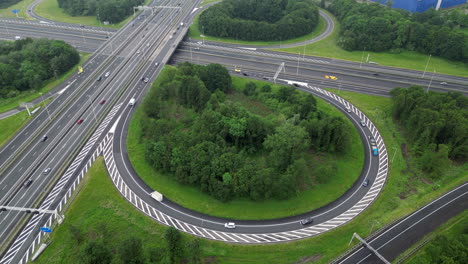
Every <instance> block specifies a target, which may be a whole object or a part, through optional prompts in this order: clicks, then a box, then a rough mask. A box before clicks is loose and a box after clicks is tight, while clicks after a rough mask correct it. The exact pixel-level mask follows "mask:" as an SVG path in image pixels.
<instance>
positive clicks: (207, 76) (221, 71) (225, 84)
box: [200, 63, 232, 93]
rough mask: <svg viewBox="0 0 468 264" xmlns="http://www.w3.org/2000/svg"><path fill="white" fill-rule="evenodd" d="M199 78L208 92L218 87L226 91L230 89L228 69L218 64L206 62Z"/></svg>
mask: <svg viewBox="0 0 468 264" xmlns="http://www.w3.org/2000/svg"><path fill="white" fill-rule="evenodd" d="M200 79H201V80H202V81H203V83H204V84H205V86H206V88H207V89H208V90H209V91H210V92H214V91H216V90H217V89H219V90H220V91H223V92H225V93H226V92H229V91H230V90H231V82H232V81H231V75H230V74H229V71H228V70H227V69H226V68H225V67H224V66H222V65H220V64H213V63H212V64H208V65H207V66H206V67H204V68H203V70H202V73H201V76H200Z"/></svg>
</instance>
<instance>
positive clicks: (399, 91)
mask: <svg viewBox="0 0 468 264" xmlns="http://www.w3.org/2000/svg"><path fill="white" fill-rule="evenodd" d="M390 94H391V95H392V100H393V117H394V118H395V119H396V120H397V121H398V122H399V123H400V124H401V125H402V126H403V127H404V129H405V135H406V138H407V139H408V140H409V142H410V143H411V144H412V148H413V149H412V151H413V153H415V155H416V157H418V158H419V162H420V166H421V169H422V170H423V171H424V172H426V173H428V175H429V176H430V177H431V178H433V179H437V178H440V177H441V175H443V172H444V170H446V169H447V167H448V165H449V164H450V161H451V160H452V161H458V162H466V161H467V158H468V133H467V131H468V97H466V96H463V94H461V93H451V92H449V93H439V92H425V91H424V89H423V88H422V87H420V86H412V87H410V88H395V89H393V90H392V91H391V93H390Z"/></svg>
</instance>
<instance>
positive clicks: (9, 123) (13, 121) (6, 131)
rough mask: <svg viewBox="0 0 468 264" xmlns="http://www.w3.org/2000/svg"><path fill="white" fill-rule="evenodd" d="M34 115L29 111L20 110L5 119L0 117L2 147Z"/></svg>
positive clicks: (0, 144) (0, 142) (0, 141)
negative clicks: (29, 113) (30, 114)
mask: <svg viewBox="0 0 468 264" xmlns="http://www.w3.org/2000/svg"><path fill="white" fill-rule="evenodd" d="M31 118H32V117H31V116H29V115H28V112H26V111H23V112H19V113H17V114H16V115H12V116H10V117H7V118H5V119H0V135H2V136H1V137H0V147H1V146H3V144H5V143H6V142H7V141H8V140H9V139H10V138H11V137H12V136H13V135H14V134H16V132H17V131H18V130H19V129H20V128H22V127H23V126H24V125H25V124H26V123H27V122H28V121H29V120H30V119H31Z"/></svg>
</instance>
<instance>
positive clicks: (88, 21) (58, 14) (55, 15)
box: [35, 0, 149, 28]
mask: <svg viewBox="0 0 468 264" xmlns="http://www.w3.org/2000/svg"><path fill="white" fill-rule="evenodd" d="M74 2H77V1H74ZM101 2H104V3H113V2H112V1H111V2H109V1H101ZM145 2H149V0H145ZM114 4H115V3H114ZM35 11H36V13H37V14H38V15H39V16H42V17H44V18H47V19H51V20H54V21H60V22H66V23H72V24H81V25H87V26H96V27H110V28H120V27H122V26H123V25H125V24H126V23H127V22H129V21H130V20H131V19H133V9H132V12H131V14H129V15H126V16H125V17H124V20H120V21H119V22H117V23H111V24H109V25H104V23H103V21H105V20H103V19H102V17H101V13H99V18H101V20H98V18H97V13H96V14H95V15H76V16H72V15H70V14H68V13H66V12H65V11H64V9H62V8H60V7H59V4H58V2H57V0H43V1H42V2H40V3H39V4H38V5H37V6H36V9H35Z"/></svg>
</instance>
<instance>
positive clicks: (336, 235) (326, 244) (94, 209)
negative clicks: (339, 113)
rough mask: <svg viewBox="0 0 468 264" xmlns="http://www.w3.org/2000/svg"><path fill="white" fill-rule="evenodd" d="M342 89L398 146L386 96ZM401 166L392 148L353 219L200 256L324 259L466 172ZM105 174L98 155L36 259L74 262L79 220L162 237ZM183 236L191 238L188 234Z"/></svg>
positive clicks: (225, 261)
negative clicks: (437, 178) (413, 170)
mask: <svg viewBox="0 0 468 264" xmlns="http://www.w3.org/2000/svg"><path fill="white" fill-rule="evenodd" d="M341 95H342V96H343V97H346V98H347V99H348V100H350V101H351V102H352V103H353V104H355V105H356V106H357V107H359V108H360V109H361V110H363V111H364V112H365V113H366V114H368V116H369V117H370V118H371V119H372V120H373V121H374V122H375V124H376V125H377V127H378V128H379V130H380V132H381V133H382V135H383V136H384V139H385V143H386V144H387V147H388V148H389V150H390V151H389V153H390V154H391V155H393V152H392V148H393V147H396V148H397V150H399V146H400V144H402V143H403V142H404V141H403V139H402V138H401V135H400V132H399V130H398V129H397V127H396V126H395V125H394V124H393V122H392V121H391V118H388V117H389V115H388V114H387V112H385V111H386V110H388V107H389V106H390V99H388V98H382V97H377V96H370V95H361V94H357V93H351V92H344V91H342V92H341ZM376 109H378V110H376ZM405 169H406V163H405V161H404V158H403V156H402V154H401V152H400V151H397V152H396V154H395V158H394V160H393V162H392V163H391V164H390V177H389V179H388V182H387V184H386V186H385V188H384V190H383V193H382V194H381V195H380V197H379V199H378V201H377V202H376V203H374V204H373V205H372V206H371V207H370V208H369V209H368V210H367V211H366V212H364V213H363V214H362V215H360V216H359V217H357V219H356V220H354V221H352V222H351V223H349V224H347V225H344V226H342V227H340V228H338V229H336V230H333V231H330V232H327V233H325V234H323V235H320V236H317V237H313V238H309V239H304V240H300V241H295V242H290V243H283V244H272V245H255V246H252V245H251V246H247V245H237V244H226V243H221V242H216V241H211V240H203V241H202V251H203V254H204V256H205V257H210V259H216V260H218V263H220V264H231V263H232V264H238V263H256V264H263V263H264V264H284V263H294V262H299V261H303V263H305V261H306V260H309V261H312V260H313V261H316V262H314V263H318V264H322V263H328V262H329V261H331V260H332V259H334V258H335V257H337V256H338V255H339V254H341V253H342V252H344V251H345V250H347V249H348V242H349V240H350V238H351V236H352V234H353V233H354V232H357V233H358V234H359V235H361V236H367V235H368V234H369V233H370V232H371V231H372V230H371V228H372V225H373V224H375V226H374V229H373V230H375V229H376V228H380V227H381V226H382V225H385V224H387V223H389V222H391V221H392V220H394V219H397V218H400V217H402V216H405V215H407V214H408V213H410V212H412V211H414V210H416V209H417V208H419V207H420V206H422V205H424V204H426V203H427V202H429V201H431V200H432V199H434V198H435V197H437V196H439V195H441V194H442V193H444V192H446V191H447V190H449V189H452V188H453V187H454V186H456V185H458V184H460V183H462V182H465V181H466V180H467V178H468V177H467V175H466V169H467V167H466V166H465V167H454V168H451V169H450V170H448V173H449V175H447V176H446V177H445V178H444V180H442V181H441V182H439V183H440V184H441V186H442V187H438V188H437V189H436V190H433V187H434V186H437V184H436V183H434V184H427V183H425V182H423V181H420V180H416V181H414V180H411V178H410V177H409V176H408V175H406V174H404V173H402V170H405ZM106 174H107V172H106V171H105V168H104V167H103V164H102V160H101V159H100V160H98V162H97V163H95V164H94V165H93V167H92V168H91V170H90V172H89V173H88V175H87V176H86V179H87V180H86V183H85V184H86V185H85V186H84V188H83V189H82V191H81V192H80V194H79V195H78V197H77V198H76V199H75V201H74V202H73V204H72V205H71V207H70V209H69V211H68V212H67V215H66V218H65V221H64V223H63V224H62V225H61V226H59V227H58V228H57V229H56V230H54V232H53V233H52V241H53V242H52V244H51V245H50V246H49V248H48V249H46V251H45V252H44V253H43V255H42V256H41V257H40V258H39V259H38V261H37V262H38V263H78V262H79V261H78V259H77V258H76V256H77V251H78V247H77V246H76V245H75V243H74V241H73V239H72V238H71V234H70V232H69V231H68V228H69V226H70V225H75V226H79V227H80V228H82V229H84V230H96V229H97V228H99V225H100V223H102V222H106V223H108V225H109V231H110V232H113V233H115V235H116V237H117V238H116V239H115V240H113V241H111V242H112V243H118V242H119V241H120V240H121V239H122V237H124V235H125V234H128V233H132V234H134V235H135V236H138V237H139V238H141V239H142V240H143V245H145V247H149V246H151V245H154V244H160V243H161V241H162V240H163V238H162V235H161V234H162V233H163V230H164V228H165V227H162V226H161V225H158V224H156V223H154V222H153V221H151V220H150V219H149V218H148V217H145V216H143V215H142V214H141V213H140V212H139V211H137V210H136V209H135V208H134V207H133V206H131V205H130V204H129V203H128V202H127V201H125V200H124V198H122V197H121V196H120V195H119V194H118V193H117V191H116V190H115V187H114V186H112V183H111V181H110V180H109V177H107V176H106ZM408 185H409V186H408ZM411 187H414V188H416V191H410V192H408V188H411ZM401 193H407V196H406V198H405V199H401V198H400V194H401ZM183 237H184V239H191V238H192V237H191V236H188V235H183ZM119 239H120V240H119ZM156 246H158V245H156Z"/></svg>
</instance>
